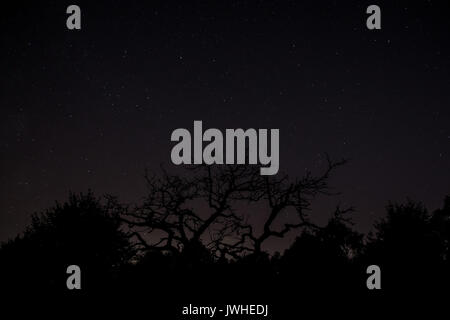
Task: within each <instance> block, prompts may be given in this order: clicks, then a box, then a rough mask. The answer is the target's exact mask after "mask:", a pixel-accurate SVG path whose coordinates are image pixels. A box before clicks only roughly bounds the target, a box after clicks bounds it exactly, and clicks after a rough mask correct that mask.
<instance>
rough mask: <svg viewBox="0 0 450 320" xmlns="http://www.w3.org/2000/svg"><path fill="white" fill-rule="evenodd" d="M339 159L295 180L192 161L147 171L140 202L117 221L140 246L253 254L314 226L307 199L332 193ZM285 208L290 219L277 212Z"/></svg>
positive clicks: (223, 254) (219, 254) (246, 168)
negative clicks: (184, 169)
mask: <svg viewBox="0 0 450 320" xmlns="http://www.w3.org/2000/svg"><path fill="white" fill-rule="evenodd" d="M344 163H345V161H344V160H342V161H337V162H335V161H332V160H331V159H330V158H329V157H327V167H326V168H325V170H324V172H323V173H322V174H320V175H318V176H315V175H313V174H312V173H311V172H306V173H305V175H304V176H303V177H302V178H299V179H295V180H291V179H289V177H288V176H287V175H284V176H279V177H273V176H271V177H267V176H261V175H260V174H259V170H258V169H257V168H256V167H254V166H243V165H242V166H239V165H237V166H198V167H196V168H194V169H193V170H191V171H190V172H189V174H187V175H185V176H184V177H181V176H177V175H171V174H169V173H167V172H166V171H165V170H163V175H162V176H160V177H156V176H149V175H148V174H147V175H146V180H147V185H148V194H147V196H146V198H145V200H144V203H143V205H141V206H137V207H135V208H133V209H131V210H127V211H126V212H125V213H124V214H123V215H122V220H123V221H124V222H125V223H126V224H127V225H128V227H129V228H130V229H131V230H132V231H133V233H132V234H133V236H134V237H135V238H136V240H137V241H138V244H139V246H140V249H141V250H143V251H149V250H151V251H163V252H172V253H180V252H183V251H189V250H190V249H189V248H193V247H196V246H204V247H206V248H208V249H209V250H211V251H212V252H213V254H214V255H215V256H216V257H228V258H229V257H234V258H237V257H239V256H242V255H245V254H250V253H251V254H256V255H258V254H260V253H261V252H262V246H263V244H264V243H265V242H266V241H267V240H268V239H269V238H271V237H278V238H283V237H284V236H285V235H286V234H287V233H288V232H289V231H291V230H296V229H299V228H302V227H306V228H317V226H316V225H315V224H314V223H313V222H311V219H310V217H309V212H308V211H309V209H310V207H311V201H312V200H313V199H314V198H315V197H317V196H318V195H330V194H332V192H331V189H330V187H329V184H328V180H329V176H330V174H331V173H332V171H334V170H335V169H336V168H337V167H339V166H341V165H343V164H344ZM244 205H245V208H246V209H245V210H239V209H240V208H242V207H243V206H244ZM261 205H263V208H261ZM257 207H258V208H257ZM289 210H291V211H292V212H293V213H292V214H291V215H290V218H286V217H285V215H282V213H285V212H287V211H289ZM242 211H244V212H242ZM261 211H262V212H264V211H266V212H268V214H267V217H266V218H265V221H263V223H262V232H257V230H256V229H257V228H256V227H255V225H254V224H253V223H252V222H251V220H252V218H254V216H255V215H257V214H263V213H262V212H261ZM340 217H341V215H336V218H337V219H338V218H340Z"/></svg>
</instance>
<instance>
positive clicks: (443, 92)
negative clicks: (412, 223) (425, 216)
mask: <svg viewBox="0 0 450 320" xmlns="http://www.w3.org/2000/svg"><path fill="white" fill-rule="evenodd" d="M10 2H11V1H10ZM341 2H345V4H343V3H341ZM70 4H77V5H79V6H80V7H81V15H82V22H81V24H82V29H81V30H80V31H75V30H74V31H70V30H68V29H67V28H66V18H67V17H68V15H67V14H66V8H67V6H68V5H70ZM370 4H377V5H379V6H380V7H381V11H382V30H375V31H370V30H368V29H367V28H366V18H367V16H368V15H367V14H366V8H367V6H368V5H370ZM9 6H11V7H8V6H2V10H1V14H0V15H1V22H0V23H1V24H0V33H1V42H0V46H1V47H0V48H1V50H0V55H1V59H0V72H1V85H0V121H1V125H0V153H1V156H0V161H1V162H0V195H1V197H0V241H3V240H6V239H8V238H10V237H13V236H15V235H16V234H17V233H19V232H21V231H23V230H24V228H25V227H26V225H27V224H28V223H29V222H30V216H31V213H33V212H35V211H39V210H42V209H45V208H47V207H49V206H51V205H53V204H54V202H55V201H56V200H58V201H64V200H65V199H66V198H67V195H68V193H69V191H74V192H80V191H86V190H88V189H89V188H91V189H92V190H93V191H94V192H95V194H97V195H99V196H100V195H102V194H106V193H111V194H114V195H117V196H119V198H120V199H121V200H123V201H124V202H132V201H139V199H141V198H142V197H143V196H144V195H145V183H144V182H145V181H144V179H143V174H144V170H145V169H146V168H147V169H148V170H150V171H154V172H157V171H158V170H159V168H160V165H161V164H163V165H164V166H165V167H166V168H169V169H170V168H173V167H174V166H173V165H171V163H170V150H171V148H172V146H173V143H172V142H171V141H170V134H171V132H172V131H173V130H174V129H176V128H187V129H189V130H191V131H192V127H193V121H194V120H202V121H203V126H204V128H212V127H214V128H221V129H225V128H266V129H271V128H279V129H280V172H285V173H288V174H289V175H291V176H293V177H295V176H299V175H301V174H303V173H304V171H305V169H310V170H312V171H313V172H320V169H321V168H323V165H324V157H323V154H324V152H327V153H329V154H330V156H332V157H334V158H336V159H340V158H348V159H350V162H349V163H348V164H347V165H346V166H345V167H343V168H341V169H340V170H339V171H337V172H336V174H335V175H334V176H333V178H332V180H331V184H332V186H334V187H335V188H336V191H340V192H342V194H341V195H340V196H336V197H333V198H331V199H324V200H323V201H319V202H318V203H316V206H315V207H314V208H316V211H314V212H317V215H321V214H324V213H325V212H328V210H329V209H330V208H331V207H332V206H334V205H335V204H337V203H338V202H341V203H342V204H344V205H354V206H355V207H356V212H355V215H354V219H355V222H356V227H357V228H358V230H360V231H362V232H367V231H369V230H370V228H371V225H372V223H373V222H374V220H375V219H377V218H379V217H381V216H382V215H383V214H384V207H385V205H386V204H387V203H388V201H389V200H393V201H400V202H403V201H405V200H406V199H407V197H410V198H412V199H414V200H421V201H423V202H424V203H425V204H426V205H427V206H428V207H429V208H430V209H435V208H438V207H440V206H441V204H442V201H443V199H444V197H445V195H446V194H449V192H450V188H449V187H450V170H449V161H450V126H449V123H450V108H449V106H450V81H449V71H450V47H449V37H448V35H449V31H450V19H449V18H448V12H449V10H450V5H449V4H448V1H439V2H437V1H414V3H412V1H376V2H373V1H276V2H275V1H178V2H175V1H142V2H137V1H123V2H114V3H113V2H112V1H109V2H100V1H96V2H95V4H93V3H92V1H91V2H87V1H76V2H66V1H52V2H42V1H39V3H37V2H33V3H32V4H26V3H20V4H14V5H11V4H9Z"/></svg>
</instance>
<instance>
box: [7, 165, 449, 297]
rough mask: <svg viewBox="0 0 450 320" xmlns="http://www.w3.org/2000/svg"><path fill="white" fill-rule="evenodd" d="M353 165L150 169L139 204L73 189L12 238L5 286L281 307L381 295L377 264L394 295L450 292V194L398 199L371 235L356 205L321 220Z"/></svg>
mask: <svg viewBox="0 0 450 320" xmlns="http://www.w3.org/2000/svg"><path fill="white" fill-rule="evenodd" d="M343 163H344V162H343V161H340V162H333V161H331V160H328V165H327V168H326V169H325V171H324V172H323V173H322V174H320V175H318V176H314V175H312V174H311V173H306V174H305V176H304V177H302V178H300V179H295V180H291V179H289V177H287V176H283V177H278V178H275V177H264V176H260V175H259V171H258V170H255V169H254V168H252V167H248V166H234V167H221V168H213V167H199V168H196V169H194V170H192V171H189V172H188V173H186V174H185V175H183V176H181V175H171V174H169V173H167V172H166V171H164V170H163V172H162V174H161V175H159V176H149V175H146V180H147V183H148V187H149V192H148V194H147V196H146V197H145V199H144V201H143V202H142V204H139V205H133V206H131V205H124V204H121V203H120V202H119V200H118V199H117V198H115V197H112V196H105V197H102V198H97V197H96V196H94V194H93V193H92V192H88V193H86V194H82V193H81V194H71V195H70V197H69V199H68V200H67V201H66V202H64V203H62V204H59V203H57V204H56V205H55V206H54V207H52V208H49V209H48V210H46V211H44V212H41V213H36V214H34V215H33V218H32V222H31V224H30V225H29V226H28V228H27V229H26V230H25V231H24V232H23V233H22V234H20V235H18V236H17V237H16V238H14V239H10V240H9V241H7V242H5V243H3V244H2V245H1V248H0V269H1V270H0V277H1V285H2V289H4V290H9V291H15V292H25V291H26V292H30V291H33V292H40V293H41V292H42V293H58V294H60V295H61V296H64V295H66V296H67V295H86V296H89V295H91V296H92V297H95V296H96V295H97V294H98V293H112V292H115V293H118V294H122V295H128V294H135V293H143V292H144V293H145V297H146V298H148V301H151V302H155V301H167V299H169V300H170V301H173V302H174V303H177V302H180V303H186V301H187V300H189V301H222V302H226V303H232V302H233V301H239V299H247V300H248V298H249V297H251V298H252V301H261V302H257V303H264V301H265V303H270V301H275V300H276V301H278V300H283V299H289V298H292V297H299V296H301V295H305V294H308V295H314V294H319V295H320V294H324V293H328V294H329V293H330V292H332V293H333V294H336V295H338V296H342V294H343V293H349V294H354V293H357V294H358V295H361V296H367V295H369V294H378V293H374V292H373V291H372V292H370V291H369V290H368V289H367V287H366V279H367V277H368V275H367V274H366V268H367V267H368V266H369V265H372V264H375V265H378V266H380V268H381V271H382V276H381V283H382V290H380V292H383V294H385V293H386V292H388V293H394V294H397V293H407V292H408V293H411V292H422V293H423V292H430V290H431V291H435V290H442V292H447V291H448V289H447V288H448V284H449V283H450V281H449V280H450V279H449V243H450V242H449V241H450V197H449V196H447V197H446V198H445V200H444V205H443V207H442V208H440V209H437V210H434V211H432V212H428V211H427V210H426V208H425V207H424V206H423V205H422V204H421V203H420V202H414V201H408V202H406V203H403V204H395V203H391V204H388V205H387V207H386V215H385V217H383V218H382V219H380V220H379V221H378V222H377V223H376V224H375V225H374V231H373V232H372V233H371V234H369V235H363V234H361V233H359V232H358V231H356V230H355V229H354V227H353V224H352V222H351V215H352V211H353V210H352V208H345V209H343V208H340V207H337V208H336V210H335V212H333V213H332V214H331V215H330V218H329V220H328V222H327V223H326V224H325V225H318V224H316V223H314V222H313V220H312V219H311V218H310V216H312V215H313V211H312V210H311V202H312V200H313V199H315V198H316V197H317V196H319V195H330V194H332V193H333V192H332V190H331V189H330V187H329V185H328V179H329V176H330V174H331V172H332V171H333V170H334V169H335V168H337V167H339V166H340V165H342V164H343ZM288 233H294V234H296V235H297V236H296V239H295V241H294V242H293V243H290V244H289V245H288V247H287V249H286V250H285V251H284V252H282V253H275V254H269V253H267V252H266V251H265V249H264V244H265V243H266V240H267V239H270V238H273V237H278V238H283V237H285V236H286V235H287V234H288ZM72 264H75V265H78V266H80V268H81V270H82V290H80V291H77V290H74V291H70V290H68V289H67V287H66V279H67V277H68V275H67V274H66V268H67V266H69V265H72ZM169 297H170V298H169ZM196 299H197V300H196ZM201 299H203V300H201ZM221 299H222V300H221ZM258 299H259V300H258Z"/></svg>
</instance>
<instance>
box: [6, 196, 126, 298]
mask: <svg viewBox="0 0 450 320" xmlns="http://www.w3.org/2000/svg"><path fill="white" fill-rule="evenodd" d="M115 207H116V206H115V204H113V199H109V200H107V201H106V203H102V202H101V201H100V200H99V199H96V198H95V197H94V196H93V195H92V193H90V192H89V193H87V194H79V195H75V194H71V195H70V197H69V200H68V201H67V202H65V203H63V204H58V203H57V204H56V205H55V206H54V207H53V208H50V209H49V210H47V211H45V212H43V213H39V214H34V215H33V217H32V222H31V225H30V226H29V227H28V228H27V230H26V231H25V232H24V234H23V235H20V236H17V237H16V238H15V239H14V240H10V241H9V242H7V243H5V244H3V245H2V248H1V250H0V265H1V269H2V277H4V278H6V279H4V282H3V283H4V284H5V283H7V284H9V286H10V287H11V288H15V289H16V290H30V289H31V290H33V289H35V290H39V291H46V290H57V289H65V288H66V287H65V286H66V278H67V274H66V268H67V266H69V265H72V264H75V265H79V266H80V267H81V270H82V273H83V274H82V279H83V282H82V287H85V289H95V288H97V289H100V288H102V287H103V286H109V285H111V283H112V282H113V281H114V278H115V277H116V276H117V272H118V271H119V270H120V268H121V267H122V266H123V265H124V264H126V263H128V261H129V259H130V258H131V257H132V256H133V250H132V246H131V244H130V243H129V241H128V236H127V234H126V233H125V232H123V231H121V229H120V221H119V219H118V218H117V212H115V211H114V210H115V209H113V208H115ZM11 275H13V276H12V277H11Z"/></svg>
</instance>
